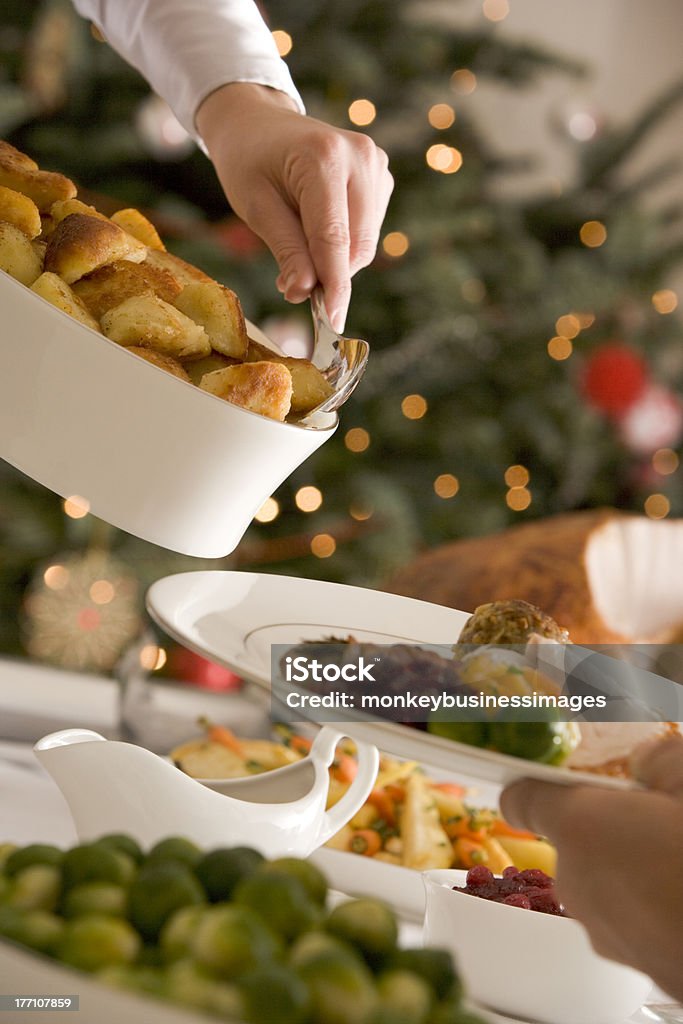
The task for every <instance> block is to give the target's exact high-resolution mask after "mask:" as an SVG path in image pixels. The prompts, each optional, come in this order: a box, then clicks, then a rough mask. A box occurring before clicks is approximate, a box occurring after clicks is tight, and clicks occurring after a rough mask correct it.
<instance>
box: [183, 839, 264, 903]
mask: <svg viewBox="0 0 683 1024" xmlns="http://www.w3.org/2000/svg"><path fill="white" fill-rule="evenodd" d="M264 861H265V858H264V856H263V854H261V853H259V852H258V850H252V849H251V848H250V847H248V846H235V847H233V848H232V849H224V848H223V847H220V848H219V849H217V850H211V851H210V852H209V853H207V854H205V855H204V856H203V857H202V859H201V860H200V861H199V863H198V864H196V866H195V869H194V870H195V874H196V876H197V878H198V879H199V881H200V882H201V883H202V885H203V886H204V889H205V890H206V894H207V896H208V897H209V899H210V900H211V902H212V903H218V902H220V901H221V900H227V899H229V898H230V897H231V896H232V892H233V889H234V888H235V887H236V886H237V884H238V883H239V882H241V881H242V879H244V878H248V877H249V876H250V875H252V874H253V873H254V871H256V869H257V868H258V867H259V866H260V865H261V864H263V863H264Z"/></svg>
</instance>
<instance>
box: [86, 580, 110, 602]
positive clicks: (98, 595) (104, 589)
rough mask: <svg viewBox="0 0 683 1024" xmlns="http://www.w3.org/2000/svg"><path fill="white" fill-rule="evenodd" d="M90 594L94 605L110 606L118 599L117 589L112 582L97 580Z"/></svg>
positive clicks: (92, 585)
mask: <svg viewBox="0 0 683 1024" xmlns="http://www.w3.org/2000/svg"><path fill="white" fill-rule="evenodd" d="M88 593H89V594H90V600H91V601H92V602H93V603H94V604H110V603H111V602H112V601H113V600H114V598H115V597H116V587H115V586H114V584H113V583H112V582H111V581H110V580H95V581H94V583H92V584H91V585H90V590H89V591H88Z"/></svg>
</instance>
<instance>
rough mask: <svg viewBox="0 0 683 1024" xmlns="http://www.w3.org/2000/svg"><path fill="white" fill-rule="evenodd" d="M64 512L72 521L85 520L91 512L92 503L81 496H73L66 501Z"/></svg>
mask: <svg viewBox="0 0 683 1024" xmlns="http://www.w3.org/2000/svg"><path fill="white" fill-rule="evenodd" d="M64 511H65V513H66V514H67V515H68V516H69V518H70V519H83V518H84V516H87V514H88V512H89V511H90V502H89V501H88V499H87V498H83V497H81V495H80V494H72V495H71V497H69V498H66V499H65V500H64Z"/></svg>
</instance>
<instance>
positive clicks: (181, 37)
mask: <svg viewBox="0 0 683 1024" xmlns="http://www.w3.org/2000/svg"><path fill="white" fill-rule="evenodd" d="M73 3H74V6H75V7H76V9H77V10H78V11H79V13H80V14H82V15H83V16H84V17H86V18H88V19H89V20H90V21H92V22H93V23H94V24H95V25H96V26H97V27H98V28H99V30H100V31H101V33H102V35H103V36H104V37H105V39H106V40H107V42H108V43H109V45H110V46H111V47H112V48H113V49H114V50H116V51H117V53H119V54H120V55H121V56H122V57H123V58H124V59H125V60H126V61H127V62H128V63H129V64H131V65H132V66H133V67H135V68H136V69H137V70H138V71H139V72H140V73H141V74H142V75H143V76H144V77H145V78H146V79H147V81H148V82H149V84H150V85H151V87H152V89H153V90H154V91H155V92H156V93H157V94H158V95H159V96H161V97H162V98H163V99H165V100H166V102H167V103H168V105H169V106H170V107H171V109H172V110H173V112H174V113H175V115H176V117H177V118H178V120H179V121H180V123H181V124H182V125H183V127H184V128H185V129H186V130H187V131H188V132H189V133H190V134H191V135H193V136H194V137H195V138H197V137H198V136H197V129H196V127H195V115H196V113H197V108H198V107H199V105H200V104H201V102H202V100H204V99H206V97H207V96H208V95H209V93H211V92H213V91H214V90H215V89H217V88H219V86H221V85H225V84H226V83H227V82H257V83H259V84H261V85H268V86H271V87H272V88H273V89H279V90H280V91H281V92H284V93H287V95H288V96H291V97H292V99H293V100H294V101H295V102H296V104H297V105H298V107H299V110H300V111H301V112H302V113H303V112H304V106H303V102H302V100H301V97H300V96H299V93H298V92H297V90H296V88H295V86H294V83H293V81H292V78H291V75H290V73H289V69H288V67H287V65H286V64H285V62H284V61H283V60H282V58H281V57H280V55H279V53H278V51H277V46H276V45H275V41H274V39H273V36H272V34H271V32H270V30H269V29H268V26H267V25H266V23H265V22H264V20H263V18H262V17H261V15H260V13H259V11H258V8H257V6H256V4H255V3H254V2H253V0H73Z"/></svg>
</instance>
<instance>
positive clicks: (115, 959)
mask: <svg viewBox="0 0 683 1024" xmlns="http://www.w3.org/2000/svg"><path fill="white" fill-rule="evenodd" d="M139 949H140V937H139V935H138V934H137V933H136V932H135V930H134V929H133V928H132V927H131V925H129V924H128V922H127V921H121V920H120V919H119V918H116V917H106V916H105V915H104V914H90V915H88V916H86V917H77V918H75V919H74V920H73V921H68V922H67V923H66V925H65V927H64V933H63V935H62V938H61V941H60V943H59V947H58V950H57V952H58V955H59V958H60V959H61V960H63V961H64V963H67V964H71V966H72V967H78V968H80V969H81V970H83V971H98V970H100V969H101V968H102V967H106V966H107V964H129V963H132V962H133V960H135V958H136V956H137V955H138V951H139Z"/></svg>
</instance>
